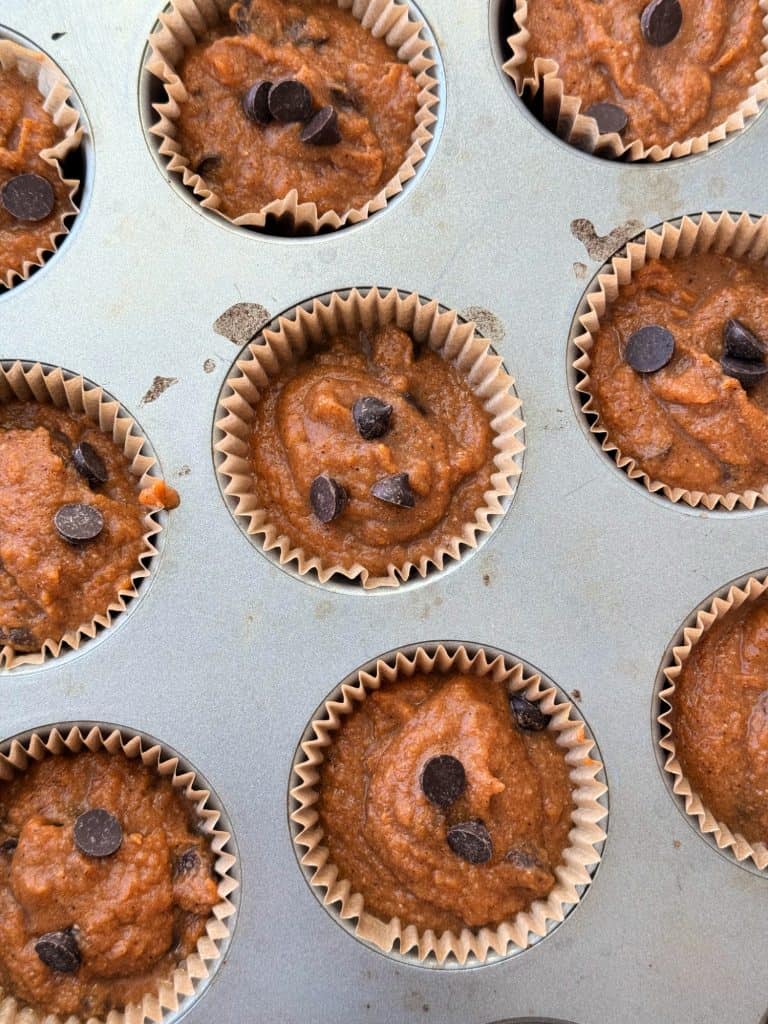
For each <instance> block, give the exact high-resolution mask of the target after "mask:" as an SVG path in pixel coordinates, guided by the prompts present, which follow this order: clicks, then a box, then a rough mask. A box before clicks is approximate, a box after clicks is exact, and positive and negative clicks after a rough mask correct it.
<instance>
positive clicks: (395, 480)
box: [371, 473, 416, 508]
mask: <svg viewBox="0 0 768 1024" xmlns="http://www.w3.org/2000/svg"><path fill="white" fill-rule="evenodd" d="M371 494H372V495H373V496H374V498H378V499H379V501H386V502H388V503H389V504H390V505H398V506H399V507H400V508H413V506H414V505H415V504H416V498H415V497H414V494H413V491H412V490H411V482H410V480H409V479H408V474H407V473H393V474H392V476H383V477H382V478H381V480H377V481H376V483H375V484H374V485H373V487H372V488H371Z"/></svg>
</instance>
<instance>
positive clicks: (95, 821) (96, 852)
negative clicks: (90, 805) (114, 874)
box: [74, 807, 123, 857]
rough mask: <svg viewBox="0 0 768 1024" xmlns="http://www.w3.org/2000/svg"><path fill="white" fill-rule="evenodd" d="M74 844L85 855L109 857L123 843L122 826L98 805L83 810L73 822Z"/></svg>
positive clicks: (112, 815)
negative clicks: (90, 809)
mask: <svg viewBox="0 0 768 1024" xmlns="http://www.w3.org/2000/svg"><path fill="white" fill-rule="evenodd" d="M74 837H75V845H76V846H77V848H78V850H80V852H81V853H84V854H85V855H86V856H87V857H110V856H111V855H112V854H113V853H117V851H118V850H119V849H120V847H121V846H122V843H123V827H122V825H121V824H120V822H119V821H118V820H117V818H116V817H115V816H114V814H110V813H109V811H105V810H102V809H101V808H100V807H97V808H94V809H93V810H92V811H85V812H84V813H83V814H81V815H80V817H79V818H78V819H77V821H76V822H75V828H74Z"/></svg>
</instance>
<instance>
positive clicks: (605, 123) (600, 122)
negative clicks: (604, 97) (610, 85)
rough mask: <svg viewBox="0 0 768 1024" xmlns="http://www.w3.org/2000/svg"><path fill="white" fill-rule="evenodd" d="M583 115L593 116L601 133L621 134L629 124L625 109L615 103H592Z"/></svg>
mask: <svg viewBox="0 0 768 1024" xmlns="http://www.w3.org/2000/svg"><path fill="white" fill-rule="evenodd" d="M584 116H585V117H593V118H594V119H595V121H597V128H598V131H599V132H600V134H601V135H611V134H612V133H613V132H617V133H618V134H619V135H621V133H622V132H623V131H624V129H625V128H626V127H627V125H628V124H629V118H628V117H627V112H626V110H623V109H622V108H621V107H619V106H617V105H616V104H615V103H593V104H592V106H591V107H587V109H586V110H585V111H584Z"/></svg>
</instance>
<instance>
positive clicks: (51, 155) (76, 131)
mask: <svg viewBox="0 0 768 1024" xmlns="http://www.w3.org/2000/svg"><path fill="white" fill-rule="evenodd" d="M0 67H1V68H2V69H3V70H8V69H13V68H16V69H17V70H18V71H19V73H20V74H21V75H22V76H23V77H24V78H26V79H28V80H29V81H33V82H35V83H36V85H37V88H38V90H39V92H40V95H41V96H43V97H44V99H45V102H44V104H43V107H44V109H45V110H46V111H47V112H48V113H49V114H50V116H51V118H52V120H53V122H54V124H55V125H56V126H57V127H58V128H59V129H61V131H62V132H63V133H64V138H63V139H62V140H61V142H59V143H58V144H57V145H56V146H53V147H51V148H50V149H46V150H43V151H42V152H41V153H40V156H41V157H42V159H43V160H44V161H45V162H46V163H47V164H49V165H50V166H51V168H52V169H53V170H54V172H55V173H56V175H57V176H58V177H59V178H60V180H61V181H63V182H64V184H65V186H66V187H67V189H68V191H69V198H68V202H67V205H66V207H65V208H64V209H63V210H60V211H59V218H58V223H57V225H56V228H55V229H54V230H53V231H52V232H51V234H50V237H49V240H48V245H46V246H44V247H42V248H40V249H37V251H36V252H34V253H30V254H29V257H28V258H27V259H25V260H24V261H23V262H22V263H21V265H20V266H17V267H1V268H0V290H1V288H2V287H5V288H11V287H12V286H13V285H14V284H15V283H17V282H18V281H25V280H26V279H27V278H28V277H29V275H30V274H31V273H32V270H33V269H34V268H35V267H41V266H42V265H43V263H44V262H45V257H46V256H47V255H49V254H50V253H52V252H55V251H56V249H57V248H58V245H59V241H60V239H61V238H62V237H63V236H64V235H67V234H68V233H69V227H68V226H67V221H68V220H69V219H70V218H72V217H73V216H74V215H75V214H76V213H77V212H78V208H77V206H76V205H75V201H74V197H75V193H76V192H77V190H78V188H79V187H80V182H79V181H73V180H70V179H66V178H65V177H64V172H63V170H62V163H63V161H64V160H65V159H66V158H67V157H68V156H69V154H70V153H74V152H75V151H76V150H77V148H78V147H79V146H80V143H81V142H82V138H83V128H82V127H81V126H80V116H79V114H78V113H77V111H76V110H75V109H74V107H72V106H71V104H70V103H69V99H70V97H71V95H72V88H71V86H70V85H69V83H68V82H67V80H66V79H65V78H64V76H63V75H62V73H61V71H59V69H58V68H57V67H56V65H55V64H54V63H53V61H51V60H49V59H48V57H46V56H45V55H44V54H42V53H37V52H35V51H34V50H29V49H27V48H26V47H24V46H19V45H18V43H14V42H11V41H10V40H9V39H0Z"/></svg>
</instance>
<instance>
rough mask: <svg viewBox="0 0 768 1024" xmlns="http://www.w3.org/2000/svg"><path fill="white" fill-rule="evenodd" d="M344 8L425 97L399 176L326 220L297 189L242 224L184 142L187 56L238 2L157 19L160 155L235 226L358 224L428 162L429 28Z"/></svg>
mask: <svg viewBox="0 0 768 1024" xmlns="http://www.w3.org/2000/svg"><path fill="white" fill-rule="evenodd" d="M766 2H768V0H766ZM337 3H338V6H339V7H340V8H342V10H348V11H350V12H351V13H352V15H353V16H354V17H355V18H356V19H357V20H358V21H359V22H360V23H361V24H362V25H363V26H364V27H365V28H367V29H368V30H369V31H370V32H371V33H372V34H373V35H374V36H375V37H376V38H383V39H384V40H385V41H386V42H387V44H388V45H389V46H390V47H391V48H392V49H393V50H394V51H395V52H396V54H397V56H398V58H399V59H400V60H401V61H403V62H404V63H406V64H407V65H408V66H409V68H410V69H411V71H412V72H413V75H414V78H415V79H416V81H417V83H418V85H419V86H420V92H419V96H418V101H419V106H418V110H417V112H416V119H415V122H414V128H413V132H412V135H411V145H410V148H409V150H408V152H407V153H406V156H405V160H404V161H403V163H402V165H401V166H400V168H399V169H398V172H397V174H396V175H395V176H394V177H393V178H392V179H391V180H390V181H388V182H386V184H385V185H384V186H383V188H382V189H381V190H380V191H379V192H378V193H377V194H376V195H375V196H374V197H373V198H372V199H370V200H369V201H368V202H367V203H365V204H364V205H363V206H360V207H357V208H350V209H346V210H339V211H334V210H329V211H327V212H326V213H324V214H322V215H320V214H319V213H318V211H317V207H316V205H315V203H307V202H301V199H300V197H299V194H298V192H297V190H296V189H291V191H290V192H288V194H287V195H285V196H275V198H274V200H273V201H272V202H270V203H268V204H267V205H266V206H263V207H262V208H261V209H259V210H252V211H249V212H248V213H244V214H242V215H241V216H239V217H235V218H230V217H228V216H227V215H226V214H224V213H222V211H221V209H220V205H221V200H220V198H219V196H217V195H216V193H214V192H212V191H211V189H209V188H208V186H207V185H206V182H205V179H204V178H203V177H201V175H199V174H197V173H195V171H194V170H193V168H192V167H191V166H190V162H189V160H188V158H187V157H186V156H185V154H184V153H183V152H182V147H181V144H180V142H179V140H178V137H177V136H178V129H177V120H178V117H179V113H180V106H181V104H183V102H184V100H185V99H186V97H187V92H186V89H185V87H184V83H183V82H182V80H181V78H180V76H179V73H178V71H177V70H176V69H177V67H178V65H179V63H180V61H181V59H182V57H183V55H184V52H185V50H186V49H187V48H189V47H191V46H193V45H195V43H197V42H198V41H199V40H200V39H201V38H202V37H203V36H204V35H205V34H206V33H207V32H208V31H210V30H211V29H212V28H215V27H216V25H218V24H220V23H221V22H222V21H223V20H224V19H225V18H226V15H227V11H228V10H229V8H230V6H231V4H232V0H172V3H171V5H170V8H169V9H168V10H167V11H165V12H164V13H163V14H161V15H160V17H159V19H158V20H159V22H160V28H159V29H157V30H156V31H155V32H154V33H153V34H152V35H151V36H150V38H149V47H150V55H149V59H148V61H147V65H146V69H147V71H148V72H150V73H151V74H153V75H154V76H155V77H156V78H158V79H159V80H160V81H161V82H162V83H163V85H164V86H165V92H166V95H167V97H168V98H167V100H166V101H165V102H162V103H155V104H153V109H154V111H155V113H156V114H157V117H158V121H157V123H156V124H155V125H153V126H152V127H151V128H150V131H151V133H152V134H153V135H154V136H155V137H156V138H158V139H159V140H160V155H161V156H164V157H167V158H168V170H169V171H171V172H172V173H174V174H179V175H181V180H182V181H183V183H184V185H185V186H186V187H187V188H188V189H190V190H191V191H192V192H193V193H194V195H195V196H196V197H197V198H198V199H199V200H200V205H201V206H202V207H203V208H204V209H206V210H213V211H215V212H216V213H217V214H218V215H219V216H220V217H222V218H223V219H224V220H226V221H228V222H229V223H230V224H235V225H238V226H243V227H251V228H264V227H265V226H266V225H267V224H268V220H270V221H271V219H272V218H275V219H278V220H280V221H282V222H284V223H289V224H291V226H292V230H293V232H294V233H310V234H316V233H317V232H319V231H321V230H337V229H338V228H342V227H344V226H345V225H346V224H357V223H359V222H360V221H363V220H366V219H367V218H368V217H370V216H371V214H373V213H376V212H377V211H378V210H381V209H383V208H384V207H385V206H386V205H387V202H388V201H389V200H390V199H391V198H393V197H394V196H396V195H398V194H399V193H400V192H402V190H403V187H404V185H405V183H406V182H407V181H409V180H410V179H411V178H413V177H414V175H415V174H416V168H417V165H418V164H419V163H421V161H422V160H423V159H424V157H425V155H426V148H427V146H428V145H429V143H430V142H431V140H432V137H433V126H434V124H435V122H436V120H437V116H436V114H435V112H434V108H435V107H436V106H437V104H438V102H439V99H438V81H437V78H436V77H435V75H434V70H433V69H434V67H435V61H434V60H433V59H432V58H431V57H430V56H429V55H428V50H429V49H430V47H431V45H432V44H431V43H430V42H429V41H428V40H426V39H423V38H422V37H421V32H422V30H423V29H424V28H425V25H424V22H422V21H419V20H413V18H412V15H413V13H414V11H413V8H412V7H411V6H410V5H409V4H408V3H407V2H400V0H337ZM409 15H411V16H409Z"/></svg>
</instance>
